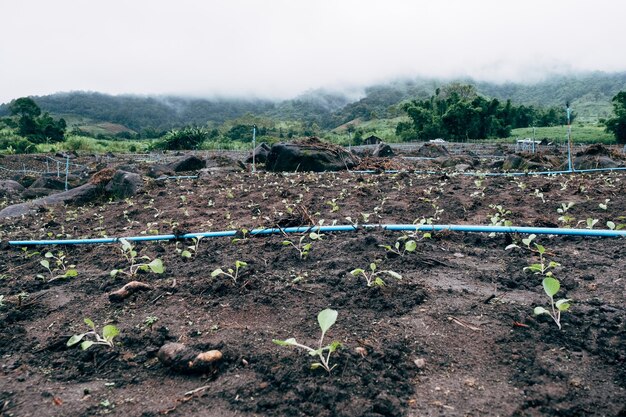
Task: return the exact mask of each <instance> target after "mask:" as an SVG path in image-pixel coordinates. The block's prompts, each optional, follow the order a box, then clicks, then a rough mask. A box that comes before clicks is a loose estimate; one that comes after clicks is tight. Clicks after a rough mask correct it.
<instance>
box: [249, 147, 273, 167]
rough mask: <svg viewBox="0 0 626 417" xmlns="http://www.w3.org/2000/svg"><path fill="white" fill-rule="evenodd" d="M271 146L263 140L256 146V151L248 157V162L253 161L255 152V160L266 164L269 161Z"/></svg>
mask: <svg viewBox="0 0 626 417" xmlns="http://www.w3.org/2000/svg"><path fill="white" fill-rule="evenodd" d="M270 149H271V147H270V146H269V145H268V144H267V143H265V142H261V144H260V145H259V146H257V147H256V148H254V151H253V152H252V153H251V154H250V156H248V158H246V163H248V164H250V163H252V155H253V154H254V162H255V163H259V164H264V163H266V162H267V156H268V155H269V153H270Z"/></svg>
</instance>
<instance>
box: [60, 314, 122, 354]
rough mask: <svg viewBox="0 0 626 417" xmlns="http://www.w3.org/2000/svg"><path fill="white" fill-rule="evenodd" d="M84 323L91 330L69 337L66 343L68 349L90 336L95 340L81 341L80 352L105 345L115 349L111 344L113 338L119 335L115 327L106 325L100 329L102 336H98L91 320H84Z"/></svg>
mask: <svg viewBox="0 0 626 417" xmlns="http://www.w3.org/2000/svg"><path fill="white" fill-rule="evenodd" d="M84 321H85V324H86V325H87V326H89V328H91V330H90V331H88V332H86V333H82V334H75V335H74V336H72V337H70V339H69V340H68V341H67V346H68V347H71V346H74V345H76V344H77V343H78V342H80V341H81V340H83V339H84V338H85V337H87V336H91V337H93V338H94V339H95V340H83V341H82V342H81V344H80V347H81V349H82V350H87V349H89V348H90V347H91V346H93V345H106V346H108V347H110V348H113V347H115V345H114V344H113V339H114V338H115V336H117V335H118V334H120V331H119V329H118V328H117V327H115V326H113V325H112V324H107V325H106V326H104V327H103V328H102V335H100V334H98V332H97V331H96V325H95V324H94V323H93V321H91V319H89V318H85V319H84Z"/></svg>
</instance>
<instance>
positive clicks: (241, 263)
mask: <svg viewBox="0 0 626 417" xmlns="http://www.w3.org/2000/svg"><path fill="white" fill-rule="evenodd" d="M244 266H248V264H247V263H246V262H244V261H235V268H241V267H244Z"/></svg>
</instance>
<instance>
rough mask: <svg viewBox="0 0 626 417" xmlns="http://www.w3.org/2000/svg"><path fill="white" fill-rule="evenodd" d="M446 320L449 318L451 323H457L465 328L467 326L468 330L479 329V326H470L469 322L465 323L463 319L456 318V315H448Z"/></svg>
mask: <svg viewBox="0 0 626 417" xmlns="http://www.w3.org/2000/svg"><path fill="white" fill-rule="evenodd" d="M448 320H450V321H451V322H453V323H456V324H458V325H459V326H463V327H466V328H468V329H470V330H474V331H479V330H481V329H480V327H476V326H472V325H471V324H469V323H467V322H465V321H463V320H461V319H458V318H456V317H453V316H450V317H448Z"/></svg>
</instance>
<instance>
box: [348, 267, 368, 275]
mask: <svg viewBox="0 0 626 417" xmlns="http://www.w3.org/2000/svg"><path fill="white" fill-rule="evenodd" d="M364 272H365V271H364V270H362V269H361V268H357V269H353V270H352V271H350V274H352V275H353V276H355V277H356V276H357V275H359V274H362V273H364Z"/></svg>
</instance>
